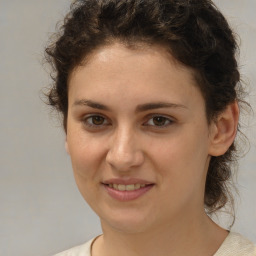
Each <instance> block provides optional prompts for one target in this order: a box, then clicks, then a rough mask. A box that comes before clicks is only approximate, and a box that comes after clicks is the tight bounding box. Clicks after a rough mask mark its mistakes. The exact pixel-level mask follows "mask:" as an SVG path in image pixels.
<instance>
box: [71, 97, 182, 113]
mask: <svg viewBox="0 0 256 256" xmlns="http://www.w3.org/2000/svg"><path fill="white" fill-rule="evenodd" d="M73 106H88V107H91V108H95V109H100V110H106V111H111V109H110V108H109V107H107V106H105V105H103V104H101V103H98V102H95V101H91V100H86V99H82V100H77V101H75V102H74V104H73ZM158 108H184V109H187V107H186V106H184V105H182V104H176V103H167V102H153V103H145V104H141V105H138V106H137V107H136V109H135V112H143V111H147V110H153V109H158Z"/></svg>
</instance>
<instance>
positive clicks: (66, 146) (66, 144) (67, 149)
mask: <svg viewBox="0 0 256 256" xmlns="http://www.w3.org/2000/svg"><path fill="white" fill-rule="evenodd" d="M65 149H66V152H67V153H68V154H69V155H70V153H69V147H68V142H67V137H66V140H65Z"/></svg>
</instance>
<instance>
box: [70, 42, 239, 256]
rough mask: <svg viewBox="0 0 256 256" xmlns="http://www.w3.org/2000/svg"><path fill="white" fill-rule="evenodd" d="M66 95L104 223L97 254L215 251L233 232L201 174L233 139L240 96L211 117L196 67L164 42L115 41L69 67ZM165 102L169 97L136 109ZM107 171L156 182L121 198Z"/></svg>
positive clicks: (85, 177) (87, 183) (75, 140)
mask: <svg viewBox="0 0 256 256" xmlns="http://www.w3.org/2000/svg"><path fill="white" fill-rule="evenodd" d="M68 99H69V107H68V119H67V138H66V149H67V152H68V153H69V154H70V157H71V161H72V166H73V170H74V177H75V180H76V183H77V185H78V188H79V190H80V192H81V194H82V196H83V197H84V199H85V200H86V201H87V202H88V204H89V205H90V206H91V207H92V209H93V210H94V211H95V212H96V214H97V215H98V216H99V217H100V220H101V224H102V229H103V236H101V237H99V238H98V239H97V240H96V242H95V243H94V245H93V250H92V255H93V256H97V255H101V256H110V255H111V256H115V255H123V256H126V255H129V256H133V255H147V256H148V255H149V256H151V255H152V256H153V255H160V256H161V255H197V256H198V255H213V254H214V253H215V252H216V251H217V249H218V248H219V246H220V245H221V243H222V242H223V240H224V239H225V237H226V236H227V234H228V233H227V231H225V230H224V229H222V228H220V227H219V226H217V225H216V224H215V223H213V222H212V221H211V219H210V218H209V217H208V216H207V215H206V214H205V211H204V187H205V180H206V174H207V169H208V165H209V161H210V157H211V156H212V155H221V154H223V153H225V152H226V150H227V149H228V147H229V146H230V145H231V143H232V141H233V140H234V137H235V133H236V125H237V120H238V107H237V104H236V103H234V104H232V105H230V106H228V108H227V109H226V110H225V112H223V113H222V114H221V115H220V116H219V117H218V119H217V121H216V122H214V123H213V122H212V123H211V124H208V122H207V119H206V114H205V103H204V99H203V97H202V94H201V93H200V91H199V89H198V87H197V86H196V84H195V82H194V79H193V72H192V71H191V70H190V69H188V68H186V67H183V66H182V65H180V64H179V63H177V62H176V61H175V60H174V59H173V58H172V56H170V55H169V54H167V52H166V51H165V50H164V49H163V48H161V47H158V46H154V47H152V46H151V47H150V48H149V47H141V48H140V49H128V48H126V47H125V46H123V45H121V44H118V43H115V44H112V45H110V46H106V47H102V48H100V49H97V50H96V51H95V52H94V53H93V54H91V55H90V57H89V58H88V59H87V61H86V63H85V64H84V65H81V66H79V67H77V68H76V69H75V70H74V71H73V72H72V73H71V75H70V77H69V92H68ZM88 102H89V103H91V102H96V103H98V104H101V105H104V106H105V107H106V108H107V109H98V108H97V106H95V105H94V106H88ZM159 102H161V103H168V104H171V105H170V106H168V107H161V108H154V109H147V110H146V109H141V110H140V111H137V110H138V106H140V105H142V104H148V103H159ZM89 105H91V104H89ZM92 115H94V116H98V117H97V118H98V119H97V118H95V117H94V118H92V117H91V116H92ZM156 115H157V116H161V117H162V118H161V119H156V118H155V119H154V118H153V117H154V116H156ZM99 116H100V117H99ZM159 120H160V121H159ZM89 125H93V126H89ZM111 178H121V179H127V178H139V179H143V180H146V181H149V182H150V183H153V184H154V186H153V187H152V189H150V190H149V191H148V192H147V193H145V194H144V195H142V196H141V197H139V198H137V199H135V200H131V201H126V202H120V201H118V200H116V199H113V198H112V197H110V196H109V195H108V193H107V192H106V190H105V188H104V186H103V185H102V182H103V181H105V180H107V179H111Z"/></svg>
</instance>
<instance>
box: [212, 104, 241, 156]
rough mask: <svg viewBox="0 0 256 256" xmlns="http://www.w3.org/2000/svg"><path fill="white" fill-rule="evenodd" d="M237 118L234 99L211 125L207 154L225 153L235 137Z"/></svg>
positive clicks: (237, 110) (237, 113) (237, 108)
mask: <svg viewBox="0 0 256 256" xmlns="http://www.w3.org/2000/svg"><path fill="white" fill-rule="evenodd" d="M238 120H239V106H238V103H237V101H235V102H233V103H231V104H229V105H228V106H227V108H226V109H225V110H224V111H223V112H221V113H220V114H219V116H218V117H217V120H216V121H214V122H213V123H212V125H211V126H212V127H211V132H210V149H209V155H211V156H220V155H223V154H225V153H226V151H227V150H228V149H229V147H230V146H231V145H232V143H233V141H234V139H235V136H236V132H237V126H238Z"/></svg>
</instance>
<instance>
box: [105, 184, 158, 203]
mask: <svg viewBox="0 0 256 256" xmlns="http://www.w3.org/2000/svg"><path fill="white" fill-rule="evenodd" d="M103 185H104V187H105V189H106V191H107V193H108V195H109V196H110V197H111V198H113V199H115V200H118V201H122V202H125V201H131V200H135V199H137V198H139V197H142V196H143V195H144V194H146V193H148V192H149V191H150V190H151V189H152V188H153V187H154V184H139V183H135V184H128V185H125V184H116V183H109V184H104V183H103Z"/></svg>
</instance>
